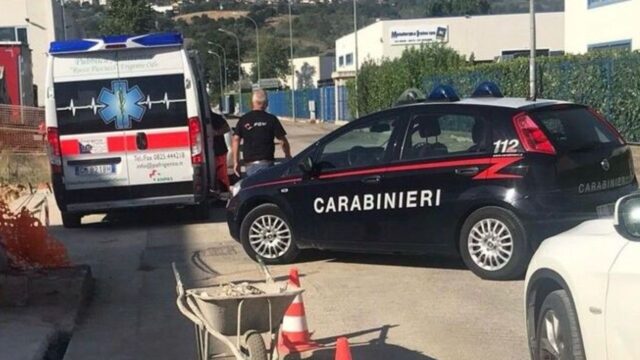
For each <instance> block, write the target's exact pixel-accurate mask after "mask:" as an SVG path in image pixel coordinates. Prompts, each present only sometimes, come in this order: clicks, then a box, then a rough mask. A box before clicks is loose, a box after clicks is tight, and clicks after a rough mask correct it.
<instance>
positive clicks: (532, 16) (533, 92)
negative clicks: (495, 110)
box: [529, 0, 538, 101]
mask: <svg viewBox="0 0 640 360" xmlns="http://www.w3.org/2000/svg"><path fill="white" fill-rule="evenodd" d="M529 21H530V26H531V29H530V36H531V40H530V41H531V50H530V53H529V98H531V100H533V101H535V100H536V98H537V97H538V94H537V89H536V9H535V2H534V0H529Z"/></svg>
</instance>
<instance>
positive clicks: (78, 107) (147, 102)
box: [56, 92, 187, 116]
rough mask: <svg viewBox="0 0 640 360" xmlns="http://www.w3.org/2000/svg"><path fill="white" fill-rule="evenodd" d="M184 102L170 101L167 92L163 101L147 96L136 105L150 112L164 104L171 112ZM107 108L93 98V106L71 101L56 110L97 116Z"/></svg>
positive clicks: (179, 100) (180, 100)
mask: <svg viewBox="0 0 640 360" xmlns="http://www.w3.org/2000/svg"><path fill="white" fill-rule="evenodd" d="M184 102H187V99H169V94H167V93H166V92H165V93H164V98H163V99H160V100H151V97H150V96H148V95H147V98H146V99H145V100H143V101H139V102H137V103H136V104H138V105H144V106H146V107H147V109H149V110H151V108H152V107H153V105H157V104H164V105H165V106H166V108H167V110H169V108H170V107H171V104H174V103H184ZM105 107H107V106H106V105H102V104H97V103H96V99H95V98H93V97H92V98H91V104H89V105H76V104H75V102H74V101H73V99H71V100H70V101H69V106H66V107H60V108H56V110H58V111H71V114H72V115H73V116H75V115H76V111H77V110H93V114H94V115H95V114H97V113H98V110H99V109H102V108H105Z"/></svg>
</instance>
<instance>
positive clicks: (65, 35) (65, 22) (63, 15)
mask: <svg viewBox="0 0 640 360" xmlns="http://www.w3.org/2000/svg"><path fill="white" fill-rule="evenodd" d="M60 8H61V9H62V37H63V40H67V20H66V16H65V13H64V0H60Z"/></svg>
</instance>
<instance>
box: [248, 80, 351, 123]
mask: <svg viewBox="0 0 640 360" xmlns="http://www.w3.org/2000/svg"><path fill="white" fill-rule="evenodd" d="M267 96H268V98H269V112H270V113H272V114H274V115H276V116H280V117H293V111H292V106H291V104H292V99H291V91H267ZM336 96H337V98H336ZM250 99H251V96H250V94H245V95H244V96H243V99H242V112H247V111H249V110H250V106H251V104H250ZM295 102H296V108H295V110H296V114H295V115H296V118H298V119H317V120H321V121H325V122H333V121H335V120H345V121H349V120H351V119H352V117H351V111H350V109H349V104H348V92H347V88H346V87H338V88H337V91H336V87H333V86H329V87H323V88H317V89H303V90H296V91H295Z"/></svg>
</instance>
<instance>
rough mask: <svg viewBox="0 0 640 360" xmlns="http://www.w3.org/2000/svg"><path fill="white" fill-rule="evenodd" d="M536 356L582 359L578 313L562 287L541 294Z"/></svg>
mask: <svg viewBox="0 0 640 360" xmlns="http://www.w3.org/2000/svg"><path fill="white" fill-rule="evenodd" d="M534 351H535V354H534V358H535V359H536V360H556V359H558V360H561V359H572V360H584V359H585V358H586V357H585V354H584V347H583V344H582V338H581V336H580V327H579V325H578V316H577V314H576V311H575V309H574V307H573V304H572V302H571V298H570V297H569V295H568V294H567V292H566V291H565V290H556V291H554V292H552V293H550V294H549V295H547V297H546V298H545V300H544V302H543V303H542V307H541V308H540V311H539V316H538V322H537V327H536V347H535V350H534Z"/></svg>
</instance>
